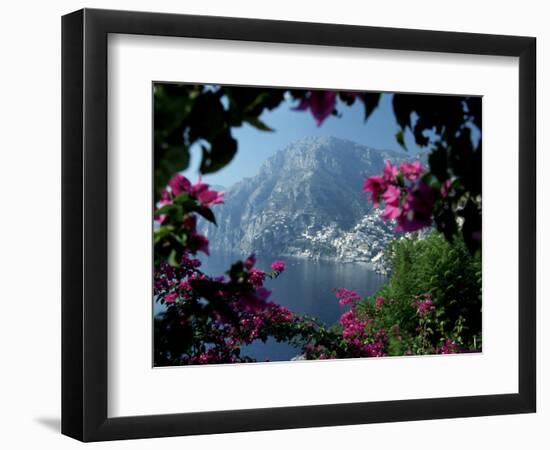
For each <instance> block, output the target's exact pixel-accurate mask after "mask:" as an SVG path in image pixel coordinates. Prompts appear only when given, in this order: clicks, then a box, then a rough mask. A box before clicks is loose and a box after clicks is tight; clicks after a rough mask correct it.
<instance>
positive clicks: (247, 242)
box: [204, 137, 411, 270]
mask: <svg viewBox="0 0 550 450" xmlns="http://www.w3.org/2000/svg"><path fill="white" fill-rule="evenodd" d="M387 159H391V160H392V162H400V161H404V160H409V159H411V157H410V156H409V155H403V154H399V153H398V152H395V151H391V150H376V149H373V148H370V147H367V146H364V145H361V144H357V143H355V142H352V141H348V140H344V139H339V138H334V137H323V138H320V137H306V138H302V139H299V140H297V141H294V142H291V143H290V144H289V145H287V146H286V147H285V148H283V149H281V150H279V151H277V152H276V153H275V154H274V155H272V156H271V157H270V158H269V159H267V160H266V161H265V162H264V163H263V164H262V166H261V167H260V169H259V171H258V173H257V175H255V176H253V177H249V178H244V179H243V180H241V181H239V182H237V183H236V184H234V185H233V186H231V187H230V188H229V189H228V190H227V191H225V204H224V205H222V206H221V207H220V208H217V210H216V216H217V222H218V226H217V227H216V226H213V225H207V226H206V228H205V230H204V232H205V234H206V235H207V237H208V239H209V240H210V246H211V248H212V249H215V250H221V251H225V252H238V253H241V254H243V255H246V254H249V253H265V254H270V255H278V256H299V257H306V258H316V259H338V260H342V261H364V262H370V263H372V264H374V265H378V266H380V267H379V269H380V270H382V268H383V267H382V266H383V261H380V262H379V263H378V264H376V263H377V262H378V261H379V260H381V257H382V254H383V251H384V248H385V246H386V244H387V243H388V242H389V241H390V240H392V239H393V238H394V237H395V235H394V232H393V224H391V223H387V222H384V221H383V220H382V219H380V218H379V214H380V211H379V210H377V209H375V208H374V207H373V206H372V204H371V203H370V201H369V200H368V198H367V195H366V194H365V193H363V192H362V184H363V181H364V178H365V177H366V176H370V175H375V174H380V173H381V172H382V170H383V166H384V161H385V160H387ZM373 259H374V261H373Z"/></svg>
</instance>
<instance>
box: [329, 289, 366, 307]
mask: <svg viewBox="0 0 550 450" xmlns="http://www.w3.org/2000/svg"><path fill="white" fill-rule="evenodd" d="M334 292H335V294H336V298H337V299H338V301H339V302H340V304H341V305H347V304H349V303H356V302H358V301H359V300H361V296H360V295H359V294H358V293H357V292H355V291H352V290H351V289H346V288H338V289H335V290H334Z"/></svg>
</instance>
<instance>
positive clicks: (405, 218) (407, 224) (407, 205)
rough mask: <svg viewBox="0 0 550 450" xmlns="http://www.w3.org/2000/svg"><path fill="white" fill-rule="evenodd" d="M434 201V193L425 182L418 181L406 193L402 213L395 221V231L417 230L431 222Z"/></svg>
mask: <svg viewBox="0 0 550 450" xmlns="http://www.w3.org/2000/svg"><path fill="white" fill-rule="evenodd" d="M434 203H435V193H434V190H433V188H432V187H431V186H429V185H428V184H426V183H423V182H421V183H418V185H417V186H416V187H415V188H413V189H411V190H410V191H409V193H408V194H407V197H406V199H405V202H404V204H403V208H402V214H401V215H400V216H399V218H398V220H397V222H398V226H397V231H406V232H412V231H418V230H420V229H422V228H425V227H429V226H430V225H431V224H432V209H433V206H434Z"/></svg>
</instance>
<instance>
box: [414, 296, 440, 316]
mask: <svg viewBox="0 0 550 450" xmlns="http://www.w3.org/2000/svg"><path fill="white" fill-rule="evenodd" d="M415 306H416V314H417V315H418V316H419V317H423V316H425V315H427V314H429V313H430V312H432V311H435V305H434V302H433V300H432V296H431V295H430V294H424V295H423V296H421V298H419V299H418V300H416V301H415Z"/></svg>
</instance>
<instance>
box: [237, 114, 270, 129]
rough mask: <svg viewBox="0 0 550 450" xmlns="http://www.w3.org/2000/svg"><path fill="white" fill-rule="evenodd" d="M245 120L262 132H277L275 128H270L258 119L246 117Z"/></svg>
mask: <svg viewBox="0 0 550 450" xmlns="http://www.w3.org/2000/svg"><path fill="white" fill-rule="evenodd" d="M244 120H245V121H246V122H248V123H249V124H250V125H252V126H253V127H254V128H257V129H258V130H260V131H275V130H274V129H273V128H270V127H268V126H267V125H266V124H265V123H264V122H262V121H261V120H260V119H259V118H258V117H246V118H245V119H244Z"/></svg>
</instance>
